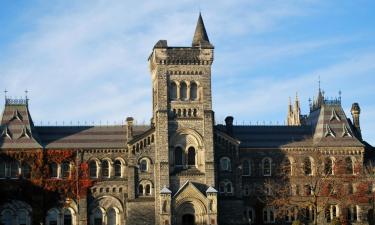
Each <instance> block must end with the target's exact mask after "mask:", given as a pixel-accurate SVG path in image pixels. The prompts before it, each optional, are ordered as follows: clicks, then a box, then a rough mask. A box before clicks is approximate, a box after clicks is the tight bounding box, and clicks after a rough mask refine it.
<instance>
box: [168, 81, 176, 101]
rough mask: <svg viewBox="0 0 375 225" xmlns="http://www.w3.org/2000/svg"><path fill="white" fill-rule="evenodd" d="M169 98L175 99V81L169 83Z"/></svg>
mask: <svg viewBox="0 0 375 225" xmlns="http://www.w3.org/2000/svg"><path fill="white" fill-rule="evenodd" d="M169 97H170V99H171V100H176V99H177V85H176V83H175V82H172V83H171V90H170V95H169Z"/></svg>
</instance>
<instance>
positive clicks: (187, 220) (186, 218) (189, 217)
mask: <svg viewBox="0 0 375 225" xmlns="http://www.w3.org/2000/svg"><path fill="white" fill-rule="evenodd" d="M182 225H195V217H194V215H193V214H184V215H183V216H182Z"/></svg>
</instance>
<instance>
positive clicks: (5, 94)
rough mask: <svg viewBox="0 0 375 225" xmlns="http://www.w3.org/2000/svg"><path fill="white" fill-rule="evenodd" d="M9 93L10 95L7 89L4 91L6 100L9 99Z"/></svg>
mask: <svg viewBox="0 0 375 225" xmlns="http://www.w3.org/2000/svg"><path fill="white" fill-rule="evenodd" d="M7 93H8V91H7V89H5V90H4V94H5V99H7Z"/></svg>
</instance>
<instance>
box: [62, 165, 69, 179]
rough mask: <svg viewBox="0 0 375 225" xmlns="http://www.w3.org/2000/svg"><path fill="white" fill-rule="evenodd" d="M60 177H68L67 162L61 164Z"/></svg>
mask: <svg viewBox="0 0 375 225" xmlns="http://www.w3.org/2000/svg"><path fill="white" fill-rule="evenodd" d="M61 176H62V178H68V177H70V164H69V162H63V163H62V164H61Z"/></svg>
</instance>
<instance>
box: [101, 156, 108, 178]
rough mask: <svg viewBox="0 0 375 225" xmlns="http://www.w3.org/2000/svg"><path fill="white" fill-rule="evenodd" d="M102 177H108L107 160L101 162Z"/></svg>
mask: <svg viewBox="0 0 375 225" xmlns="http://www.w3.org/2000/svg"><path fill="white" fill-rule="evenodd" d="M102 176H103V177H105V178H108V177H109V162H108V161H107V160H104V161H102Z"/></svg>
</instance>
